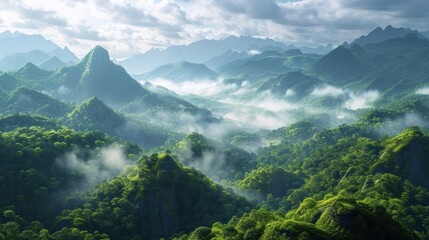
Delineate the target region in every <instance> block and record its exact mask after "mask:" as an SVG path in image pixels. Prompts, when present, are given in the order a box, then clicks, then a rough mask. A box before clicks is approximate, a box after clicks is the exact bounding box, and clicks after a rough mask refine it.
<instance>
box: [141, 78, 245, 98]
mask: <svg viewBox="0 0 429 240" xmlns="http://www.w3.org/2000/svg"><path fill="white" fill-rule="evenodd" d="M148 82H150V83H151V84H154V85H157V86H161V87H165V88H167V89H169V90H171V91H173V92H175V93H177V94H180V95H189V94H194V95H199V96H201V95H203V96H214V95H217V94H219V93H222V92H225V91H229V90H235V89H237V88H238V87H239V86H237V85H236V84H224V83H223V82H222V80H217V81H213V80H198V81H186V82H179V83H177V82H174V81H171V80H168V79H163V78H156V79H152V80H149V81H148ZM141 84H144V82H141Z"/></svg>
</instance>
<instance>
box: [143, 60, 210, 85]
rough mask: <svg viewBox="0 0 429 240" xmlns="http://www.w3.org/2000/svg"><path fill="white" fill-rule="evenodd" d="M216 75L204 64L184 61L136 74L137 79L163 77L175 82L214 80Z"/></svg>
mask: <svg viewBox="0 0 429 240" xmlns="http://www.w3.org/2000/svg"><path fill="white" fill-rule="evenodd" d="M217 77H218V74H217V73H216V72H214V71H212V70H210V69H208V68H207V67H206V66H205V65H204V64H197V63H190V62H185V61H181V62H178V63H170V64H167V65H163V66H161V67H159V68H156V69H155V70H153V71H151V72H148V73H145V74H141V75H139V76H138V78H139V79H143V80H150V79H156V78H164V79H169V80H172V81H175V82H183V81H195V80H215V79H216V78H217Z"/></svg>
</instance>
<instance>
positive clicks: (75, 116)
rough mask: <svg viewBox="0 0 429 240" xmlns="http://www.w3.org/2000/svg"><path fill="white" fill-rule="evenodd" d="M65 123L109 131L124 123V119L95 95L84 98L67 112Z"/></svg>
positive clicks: (76, 127)
mask: <svg viewBox="0 0 429 240" xmlns="http://www.w3.org/2000/svg"><path fill="white" fill-rule="evenodd" d="M66 121H67V125H68V126H69V127H71V128H74V129H78V130H85V129H93V130H100V131H103V132H110V131H111V130H112V129H115V128H117V127H118V126H120V125H122V124H124V123H125V119H124V118H123V117H122V116H120V115H118V114H117V113H115V111H113V110H112V109H111V108H109V107H108V106H106V104H104V103H103V102H102V101H101V100H100V99H98V98H97V97H93V98H90V99H88V100H85V101H84V102H83V103H81V104H80V105H79V106H77V107H76V108H75V109H74V110H73V111H72V112H70V113H69V114H67V120H66Z"/></svg>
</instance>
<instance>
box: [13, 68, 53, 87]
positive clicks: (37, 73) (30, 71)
mask: <svg viewBox="0 0 429 240" xmlns="http://www.w3.org/2000/svg"><path fill="white" fill-rule="evenodd" d="M11 75H12V76H13V77H15V78H16V79H18V80H21V81H23V82H26V83H27V84H32V85H35V86H38V85H40V83H37V82H35V80H46V79H47V78H48V77H49V76H50V75H51V72H49V71H46V70H43V69H40V68H39V67H37V66H36V65H34V64H33V63H27V64H25V66H23V67H22V68H20V69H18V70H17V71H15V72H12V73H11Z"/></svg>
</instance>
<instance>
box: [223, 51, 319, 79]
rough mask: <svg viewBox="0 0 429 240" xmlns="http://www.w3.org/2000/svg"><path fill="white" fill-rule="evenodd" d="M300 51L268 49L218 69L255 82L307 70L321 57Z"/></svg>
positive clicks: (231, 75)
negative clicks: (282, 51)
mask: <svg viewBox="0 0 429 240" xmlns="http://www.w3.org/2000/svg"><path fill="white" fill-rule="evenodd" d="M299 53H301V52H298V51H292V52H288V51H286V52H284V53H280V52H276V51H266V52H262V53H261V54H257V55H254V56H253V57H249V58H245V59H241V60H236V61H233V62H231V63H228V64H226V65H223V66H221V67H219V68H218V71H219V73H220V74H221V75H222V76H224V77H227V78H231V77H238V76H243V77H246V78H247V79H248V80H250V81H253V82H255V81H258V80H260V79H264V78H265V79H267V78H270V77H275V76H277V75H280V74H284V73H287V72H291V71H297V70H305V69H307V68H309V67H310V66H311V65H312V64H314V63H315V62H316V61H317V60H318V59H319V58H320V56H318V55H314V54H302V53H301V54H299Z"/></svg>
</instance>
